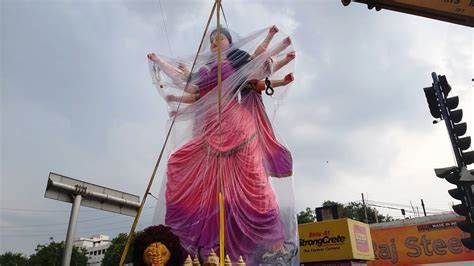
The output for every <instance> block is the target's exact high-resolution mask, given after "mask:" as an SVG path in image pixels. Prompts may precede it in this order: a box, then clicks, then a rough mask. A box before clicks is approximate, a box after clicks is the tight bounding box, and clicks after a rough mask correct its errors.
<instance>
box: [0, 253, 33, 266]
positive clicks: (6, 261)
mask: <svg viewBox="0 0 474 266" xmlns="http://www.w3.org/2000/svg"><path fill="white" fill-rule="evenodd" d="M27 263H28V258H27V257H26V256H25V255H23V254H21V253H12V252H6V253H4V254H2V255H0V265H2V266H20V265H26V264H27Z"/></svg>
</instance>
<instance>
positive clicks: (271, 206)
mask: <svg viewBox="0 0 474 266" xmlns="http://www.w3.org/2000/svg"><path fill="white" fill-rule="evenodd" d="M218 39H219V38H217V30H216V29H215V30H213V31H211V32H210V33H209V34H207V36H206V37H205V40H204V46H203V49H202V52H201V53H200V54H199V55H198V57H197V60H196V66H195V67H194V70H191V68H192V63H193V60H194V57H189V58H185V59H173V58H169V57H166V56H162V55H156V54H154V53H150V54H149V55H148V58H149V60H150V61H149V62H150V71H151V74H152V78H153V83H154V84H155V86H156V88H157V90H158V92H159V93H160V95H161V96H163V98H164V99H165V100H166V102H167V103H168V106H169V115H170V117H171V118H170V120H169V121H171V120H172V119H173V118H175V119H176V120H175V124H174V127H173V129H172V131H171V135H170V136H171V138H170V142H169V145H168V147H167V148H168V149H167V151H168V154H169V157H168V163H167V168H166V174H165V177H164V179H163V182H162V188H161V191H160V194H159V199H158V204H157V207H156V212H155V217H154V223H155V224H160V223H164V224H166V225H167V226H170V227H171V228H172V231H173V233H175V234H176V235H177V236H178V237H179V238H180V241H181V245H182V247H183V249H184V250H185V252H183V253H189V254H191V255H194V254H198V252H200V253H201V254H209V252H210V250H211V248H213V249H214V250H216V252H218V250H219V202H218V193H219V191H220V190H222V191H223V194H224V207H225V208H224V209H225V212H224V213H225V253H226V254H229V256H230V258H231V259H232V261H236V260H237V259H238V258H239V256H240V255H242V256H243V257H244V259H245V261H246V262H247V265H259V264H263V265H265V264H268V265H270V264H272V265H275V264H282V265H289V264H295V265H296V264H297V256H296V254H297V224H296V214H295V212H294V196H293V180H292V177H291V176H292V167H293V166H292V157H291V153H290V152H289V150H288V149H287V148H286V147H285V146H284V145H283V144H281V142H280V141H279V140H278V139H277V137H276V133H275V130H274V128H273V127H272V125H271V123H270V119H269V117H268V116H267V113H266V109H265V106H264V101H269V102H270V103H271V102H272V101H273V103H274V104H273V105H271V104H270V106H268V104H267V109H268V108H269V107H271V108H272V109H273V113H275V112H276V110H277V109H278V106H279V104H280V103H281V102H282V100H283V99H284V98H285V95H286V92H287V89H288V85H289V84H290V83H291V82H292V81H293V71H292V70H293V69H292V68H293V63H292V62H293V59H294V58H295V52H294V51H293V49H292V42H291V39H290V38H289V37H287V36H285V35H284V34H282V33H281V32H279V30H278V28H277V27H276V26H272V27H269V28H266V29H262V30H259V31H256V32H254V33H252V34H250V35H248V36H247V37H243V38H239V37H238V35H237V34H235V33H233V32H231V31H229V30H227V29H226V28H221V34H220V45H221V49H222V53H221V54H222V63H221V67H222V78H221V80H222V86H221V87H222V93H221V98H220V100H218V89H217V84H218V81H217V79H218V70H217V69H218V67H217V50H218V49H217V45H218V43H217V42H218ZM188 80H189V81H190V82H187V81H188ZM265 81H266V83H267V84H266V83H265ZM266 85H270V87H271V88H268V87H267V86H266ZM264 92H266V93H264ZM272 92H274V94H273V93H272ZM266 94H271V96H268V95H266ZM265 98H266V99H265ZM180 101H181V105H179V102H180ZM178 105H179V109H178ZM219 106H220V107H219Z"/></svg>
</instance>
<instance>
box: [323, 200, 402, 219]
mask: <svg viewBox="0 0 474 266" xmlns="http://www.w3.org/2000/svg"><path fill="white" fill-rule="evenodd" d="M333 205H340V206H342V207H343V215H344V216H345V217H347V218H350V219H353V220H356V221H360V222H364V223H365V222H367V221H366V219H365V211H366V210H367V218H368V220H369V221H368V223H369V224H372V223H376V222H377V219H378V222H379V223H383V222H390V221H393V218H392V217H391V216H390V215H386V216H384V215H382V214H379V213H378V212H377V209H375V208H373V207H364V205H363V204H362V203H361V202H349V203H348V204H347V205H346V206H344V205H342V204H341V203H339V202H335V201H330V200H326V201H325V202H323V207H328V206H333ZM376 215H377V219H376V218H375V216H376Z"/></svg>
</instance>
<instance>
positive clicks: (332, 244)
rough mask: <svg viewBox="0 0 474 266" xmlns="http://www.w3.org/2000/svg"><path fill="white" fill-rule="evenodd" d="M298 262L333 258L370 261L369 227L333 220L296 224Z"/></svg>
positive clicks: (371, 251) (358, 223) (352, 221)
mask: <svg viewBox="0 0 474 266" xmlns="http://www.w3.org/2000/svg"><path fill="white" fill-rule="evenodd" d="M298 230H299V236H300V260H301V262H302V263H307V262H319V261H335V260H352V259H355V260H373V259H374V253H373V248H372V245H371V244H370V243H371V242H372V241H371V237H370V229H369V226H368V225H367V224H365V223H361V222H357V221H354V220H351V219H337V220H329V221H322V222H316V223H307V224H300V225H299V226H298Z"/></svg>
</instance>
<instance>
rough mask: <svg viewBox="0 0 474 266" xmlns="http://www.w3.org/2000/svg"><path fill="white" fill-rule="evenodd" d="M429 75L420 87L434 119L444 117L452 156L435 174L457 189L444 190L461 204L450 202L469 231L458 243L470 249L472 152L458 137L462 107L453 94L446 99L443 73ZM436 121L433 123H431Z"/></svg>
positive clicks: (473, 228) (473, 243)
mask: <svg viewBox="0 0 474 266" xmlns="http://www.w3.org/2000/svg"><path fill="white" fill-rule="evenodd" d="M431 77H432V78H433V84H432V87H427V88H424V91H425V95H426V99H427V101H428V106H429V108H430V112H431V115H432V116H433V117H434V118H440V119H441V120H444V122H445V125H446V129H447V130H448V135H449V139H450V141H451V146H452V148H453V152H454V156H455V158H456V166H452V167H445V168H438V169H435V173H436V175H437V176H438V177H441V178H445V179H446V180H447V181H448V182H450V183H452V184H455V185H456V186H457V188H455V189H451V190H449V191H448V193H449V194H450V195H451V196H452V197H453V198H455V199H457V200H460V201H461V204H456V205H453V210H454V212H456V213H457V214H459V215H461V216H464V217H465V220H464V221H462V222H458V223H457V224H458V227H459V228H460V229H461V230H462V231H464V232H467V233H468V234H469V237H466V238H462V239H461V242H462V243H463V244H464V246H466V247H467V248H469V249H471V250H474V201H473V200H474V196H473V185H474V175H473V173H472V172H471V171H469V170H468V169H467V165H469V164H472V163H474V151H469V152H463V150H466V149H468V148H469V146H470V145H471V138H470V137H462V138H461V136H463V135H464V134H465V133H466V129H467V126H466V123H460V122H461V120H462V109H457V110H454V109H455V108H457V106H458V103H459V98H458V97H457V96H455V97H450V98H447V96H448V94H449V92H450V91H451V87H450V86H449V84H448V81H447V80H446V77H445V76H438V75H436V73H434V72H433V73H431ZM433 123H436V122H433Z"/></svg>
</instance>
